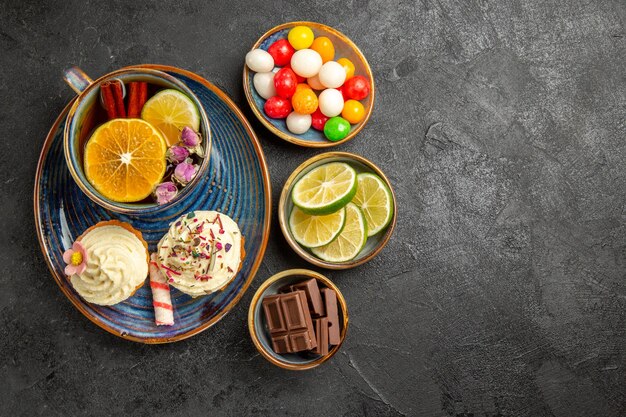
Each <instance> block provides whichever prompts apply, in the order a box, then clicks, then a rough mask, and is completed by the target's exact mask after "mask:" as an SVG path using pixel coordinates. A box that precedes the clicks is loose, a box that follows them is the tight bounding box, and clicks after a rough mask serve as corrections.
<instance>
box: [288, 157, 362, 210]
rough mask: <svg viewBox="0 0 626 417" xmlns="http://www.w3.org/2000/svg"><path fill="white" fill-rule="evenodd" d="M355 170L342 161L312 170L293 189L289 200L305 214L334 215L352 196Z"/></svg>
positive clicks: (354, 184) (354, 187)
mask: <svg viewBox="0 0 626 417" xmlns="http://www.w3.org/2000/svg"><path fill="white" fill-rule="evenodd" d="M356 186H357V184H356V171H355V170H354V169H353V168H352V167H351V166H350V165H348V164H346V163H343V162H330V163H328V164H324V165H321V166H318V167H317V168H313V169H312V170H311V171H309V172H307V173H306V175H304V176H303V177H302V178H300V180H299V181H298V182H297V183H296V184H295V185H294V186H293V190H292V192H291V199H292V200H293V203H294V204H295V205H296V206H298V207H299V208H300V209H301V210H302V211H303V212H305V213H307V214H314V215H318V216H319V215H323V214H330V213H334V212H336V211H337V210H339V209H340V208H342V207H345V205H346V204H348V203H349V202H350V200H352V197H354V194H355V193H356Z"/></svg>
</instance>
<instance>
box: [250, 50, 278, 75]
mask: <svg viewBox="0 0 626 417" xmlns="http://www.w3.org/2000/svg"><path fill="white" fill-rule="evenodd" d="M246 65H247V66H248V68H250V69H251V70H252V71H254V72H270V71H271V70H272V68H274V58H272V56H271V55H270V54H269V53H268V52H267V51H264V50H263V49H253V50H251V51H250V52H248V53H247V54H246Z"/></svg>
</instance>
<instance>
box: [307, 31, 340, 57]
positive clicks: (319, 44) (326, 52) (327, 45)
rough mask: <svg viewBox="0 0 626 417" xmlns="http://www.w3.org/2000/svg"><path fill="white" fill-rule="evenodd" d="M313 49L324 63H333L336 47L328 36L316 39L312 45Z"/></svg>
mask: <svg viewBox="0 0 626 417" xmlns="http://www.w3.org/2000/svg"><path fill="white" fill-rule="evenodd" d="M311 49H313V50H314V51H315V52H317V53H318V54H320V56H321V57H322V62H324V63H326V62H328V61H332V60H333V58H334V57H335V46H334V45H333V43H332V42H331V40H330V39H328V38H327V37H326V36H320V37H318V38H315V40H314V41H313V43H312V44H311Z"/></svg>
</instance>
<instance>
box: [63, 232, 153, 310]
mask: <svg viewBox="0 0 626 417" xmlns="http://www.w3.org/2000/svg"><path fill="white" fill-rule="evenodd" d="M63 259H64V260H65V262H66V263H67V264H68V265H67V267H66V268H65V272H66V274H67V275H68V277H69V279H70V282H71V283H72V286H73V287H74V289H75V290H76V292H77V293H78V294H79V295H80V296H81V297H82V298H84V299H85V300H86V301H88V302H90V303H93V304H98V305H113V304H117V303H119V302H122V301H124V300H126V299H127V298H129V297H130V296H132V295H133V294H134V293H135V291H137V290H138V289H139V288H140V287H141V286H142V285H143V283H144V281H145V279H146V277H147V276H148V260H149V253H148V244H147V243H146V242H145V241H144V240H143V237H142V235H141V233H140V232H139V231H137V230H135V229H134V228H133V227H132V226H130V225H129V224H126V223H123V222H120V221H117V220H111V221H104V222H100V223H98V224H96V225H95V226H92V227H90V228H89V229H87V230H86V231H85V232H84V233H83V234H82V235H81V236H80V237H79V238H78V239H77V241H76V242H75V243H74V245H72V249H68V250H67V251H66V252H65V253H64V254H63Z"/></svg>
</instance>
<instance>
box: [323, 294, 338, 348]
mask: <svg viewBox="0 0 626 417" xmlns="http://www.w3.org/2000/svg"><path fill="white" fill-rule="evenodd" d="M322 297H323V298H324V307H325V308H326V317H327V318H328V326H329V327H328V342H329V343H330V344H331V345H338V344H339V342H340V341H341V338H340V332H339V330H340V329H339V310H338V309H337V294H336V293H335V291H333V290H331V289H330V288H322Z"/></svg>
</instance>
